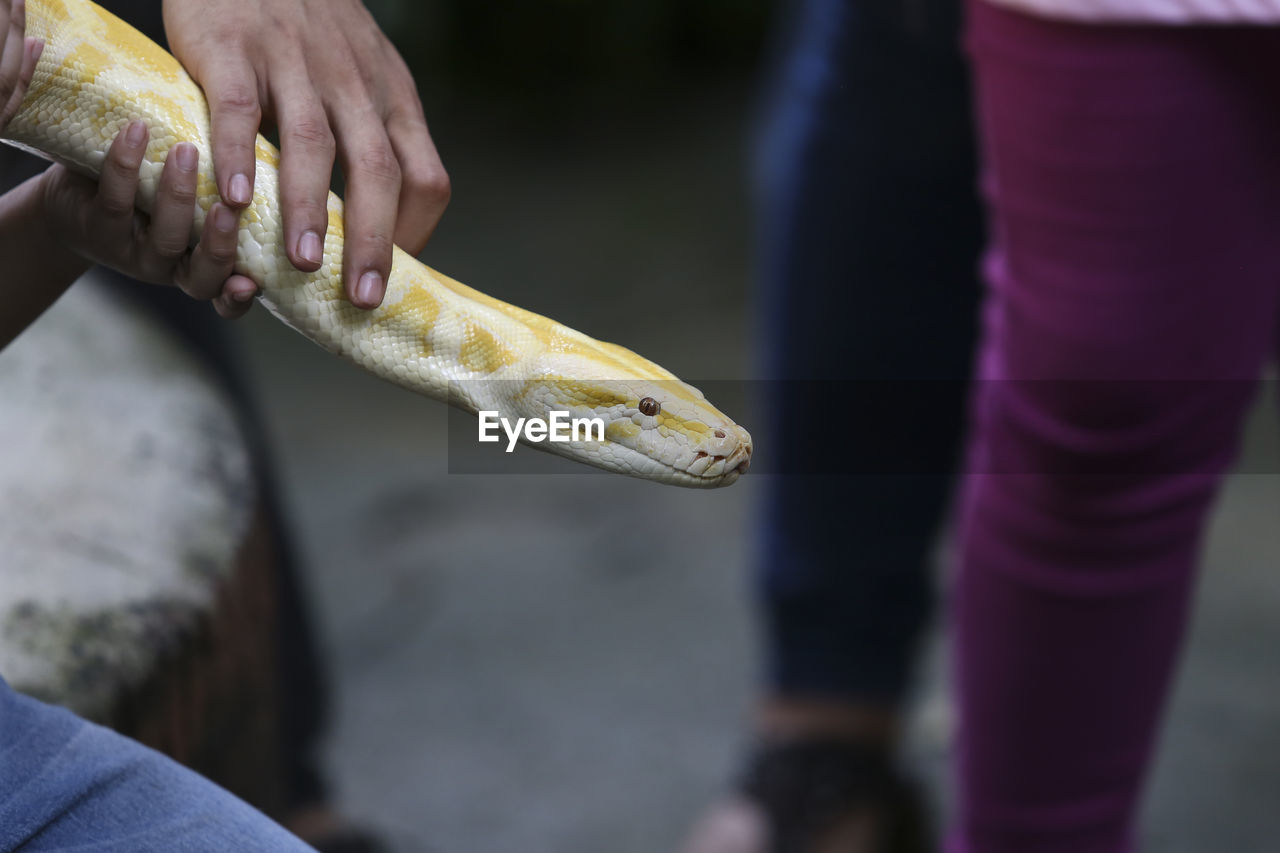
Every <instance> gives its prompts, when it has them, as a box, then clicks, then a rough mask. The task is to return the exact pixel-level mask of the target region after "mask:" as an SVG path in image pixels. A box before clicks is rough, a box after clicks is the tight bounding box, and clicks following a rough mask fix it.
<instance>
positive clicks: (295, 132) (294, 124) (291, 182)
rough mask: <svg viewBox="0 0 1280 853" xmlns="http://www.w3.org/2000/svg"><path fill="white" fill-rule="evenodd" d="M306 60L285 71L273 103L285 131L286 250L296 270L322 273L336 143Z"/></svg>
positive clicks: (282, 197)
mask: <svg viewBox="0 0 1280 853" xmlns="http://www.w3.org/2000/svg"><path fill="white" fill-rule="evenodd" d="M306 72H307V69H306V66H305V63H303V62H302V61H301V60H299V61H298V62H295V63H290V64H286V65H284V66H282V74H281V77H282V79H281V83H280V87H279V88H278V89H277V90H275V91H274V92H273V95H272V98H273V100H274V102H275V103H276V104H279V108H278V109H277V123H278V126H279V127H280V148H281V158H280V200H281V207H282V208H283V210H284V231H285V248H286V251H287V252H288V254H289V260H290V261H291V262H292V263H293V265H294V266H295V267H297V268H298V269H300V270H304V271H306V272H312V271H314V270H317V269H319V268H320V264H321V262H322V261H323V260H324V237H325V232H326V231H327V230H328V227H329V211H328V202H329V180H330V177H331V176H332V175H333V161H334V151H335V143H334V138H333V131H331V130H330V129H329V117H328V116H327V115H326V114H325V109H324V105H323V104H322V103H321V102H320V99H319V97H317V95H316V92H315V88H314V86H313V85H312V84H311V81H310V79H309V78H308V76H307V73H306Z"/></svg>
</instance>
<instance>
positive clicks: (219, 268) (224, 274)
mask: <svg viewBox="0 0 1280 853" xmlns="http://www.w3.org/2000/svg"><path fill="white" fill-rule="evenodd" d="M239 224H240V216H239V213H238V212H237V211H236V210H235V209H233V208H230V207H227V206H226V205H225V204H223V203H222V202H215V203H214V205H213V207H211V208H210V209H209V215H208V216H206V217H205V220H204V229H203V230H202V231H201V234H200V242H199V243H197V244H196V247H195V249H193V250H192V252H191V255H190V256H189V257H188V258H187V259H186V261H185V263H183V264H182V265H181V266H180V267H179V268H178V271H177V274H176V275H175V276H174V281H175V283H176V284H177V285H178V287H180V288H182V291H183V292H184V293H186V294H187V295H188V296H191V297H193V298H195V299H215V298H217V297H218V296H219V295H221V294H222V293H223V285H224V284H225V283H226V281H227V279H229V278H230V277H231V275H232V272H233V271H234V267H235V263H236V241H237V237H238V234H239ZM246 281H248V279H246ZM250 283H251V284H252V282H250ZM256 292H257V287H256V286H255V287H254V288H253V290H252V291H250V293H249V298H252V297H253V294H254V293H256Z"/></svg>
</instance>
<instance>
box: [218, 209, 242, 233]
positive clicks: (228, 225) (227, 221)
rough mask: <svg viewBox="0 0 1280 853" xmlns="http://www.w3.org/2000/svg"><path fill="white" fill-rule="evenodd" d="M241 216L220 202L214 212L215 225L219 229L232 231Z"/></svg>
mask: <svg viewBox="0 0 1280 853" xmlns="http://www.w3.org/2000/svg"><path fill="white" fill-rule="evenodd" d="M239 219H240V217H238V216H236V212H235V211H234V210H232V209H231V208H229V207H227V206H226V205H223V204H220V205H218V206H217V209H216V210H215V211H214V212H213V227H214V228H217V229H218V230H219V231H223V232H226V231H231V230H234V229H235V227H236V223H237V222H238V221H239Z"/></svg>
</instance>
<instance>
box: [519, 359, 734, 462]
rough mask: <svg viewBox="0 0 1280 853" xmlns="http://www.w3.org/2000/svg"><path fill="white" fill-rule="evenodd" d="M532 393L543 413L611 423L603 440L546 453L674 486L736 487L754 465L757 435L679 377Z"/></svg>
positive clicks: (553, 383)
mask: <svg viewBox="0 0 1280 853" xmlns="http://www.w3.org/2000/svg"><path fill="white" fill-rule="evenodd" d="M663 373H664V374H665V371H663ZM665 375H666V376H670V374H665ZM527 388H528V391H527V397H526V399H527V400H528V401H529V402H530V403H533V404H534V408H536V409H538V410H540V411H542V412H551V411H561V412H566V411H567V412H569V413H570V416H571V417H573V418H598V419H599V420H600V421H601V422H602V423H603V440H594V439H591V440H581V441H572V442H567V443H560V444H556V445H545V446H543V447H542V448H541V449H544V450H550V451H552V452H554V453H557V454H560V455H562V456H568V457H570V458H573V459H577V460H578V461H581V462H585V463H587V464H589V465H592V466H594V467H597V468H603V469H605V470H609V471H614V472H617V473H620V474H627V475H629V476H633V477H641V478H643V479H646V480H654V481H657V482H661V483H667V484H670V485H676V486H686V487H690V488H716V487H719V486H728V485H730V484H731V483H733V482H735V481H736V480H737V479H738V477H740V476H742V475H743V474H744V473H746V471H747V468H748V467H749V465H750V464H751V451H752V443H751V435H750V434H749V433H748V432H747V431H746V430H745V429H743V428H742V427H741V426H738V424H736V423H734V422H733V420H732V419H730V418H729V417H728V416H727V415H725V414H724V413H723V412H721V411H720V410H719V409H717V408H715V407H714V406H713V405H711V404H710V403H709V402H707V399H706V397H705V396H704V395H703V393H702V392H701V391H699V390H698V389H697V388H694V387H693V386H692V385H689V384H687V383H684V382H681V381H680V380H679V379H676V378H674V377H671V378H657V379H649V378H621V379H613V380H605V379H584V378H581V374H579V376H578V377H572V378H571V377H567V376H563V375H559V376H545V377H542V378H541V379H540V380H537V381H534V382H532V383H530V384H529V385H528V386H527Z"/></svg>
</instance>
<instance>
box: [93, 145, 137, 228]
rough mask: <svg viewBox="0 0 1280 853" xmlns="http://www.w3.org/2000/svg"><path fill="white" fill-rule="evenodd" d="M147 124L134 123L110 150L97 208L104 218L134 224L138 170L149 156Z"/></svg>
mask: <svg viewBox="0 0 1280 853" xmlns="http://www.w3.org/2000/svg"><path fill="white" fill-rule="evenodd" d="M148 136H149V134H148V131H147V126H146V124H145V123H143V122H141V121H131V122H129V125H128V127H126V128H125V129H124V130H123V131H122V132H121V133H118V134H116V138H115V141H114V142H112V143H111V147H110V148H109V149H107V159H106V160H105V161H104V162H103V164H102V174H100V175H99V176H98V198H97V206H98V209H99V210H100V211H101V213H102V214H103V216H104V218H105V219H107V220H109V221H112V222H119V221H121V220H127V221H128V222H129V223H130V224H132V222H133V205H134V199H135V196H136V195H137V191H138V169H139V167H140V166H141V165H142V158H143V156H145V155H146V153H147V139H148Z"/></svg>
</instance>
